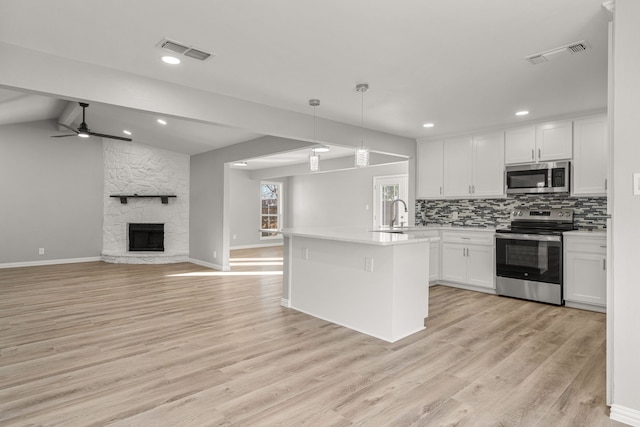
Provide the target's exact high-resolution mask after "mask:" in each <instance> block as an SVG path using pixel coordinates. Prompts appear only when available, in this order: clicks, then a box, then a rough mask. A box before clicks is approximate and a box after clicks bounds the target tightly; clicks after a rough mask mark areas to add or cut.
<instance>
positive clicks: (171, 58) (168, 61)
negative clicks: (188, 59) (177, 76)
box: [162, 56, 180, 65]
mask: <svg viewBox="0 0 640 427" xmlns="http://www.w3.org/2000/svg"><path fill="white" fill-rule="evenodd" d="M162 62H164V63H166V64H171V65H178V64H179V63H180V59H178V58H176V57H175V56H163V57H162Z"/></svg>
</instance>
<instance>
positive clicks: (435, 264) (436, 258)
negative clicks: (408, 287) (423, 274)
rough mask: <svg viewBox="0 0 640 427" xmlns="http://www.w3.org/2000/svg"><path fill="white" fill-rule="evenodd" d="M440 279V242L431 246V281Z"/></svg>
mask: <svg viewBox="0 0 640 427" xmlns="http://www.w3.org/2000/svg"><path fill="white" fill-rule="evenodd" d="M438 279H440V242H431V243H430V244H429V281H430V282H433V281H436V280H438Z"/></svg>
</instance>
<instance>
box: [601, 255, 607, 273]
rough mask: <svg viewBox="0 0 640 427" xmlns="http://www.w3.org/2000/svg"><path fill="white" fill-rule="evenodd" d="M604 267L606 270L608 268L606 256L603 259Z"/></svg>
mask: <svg viewBox="0 0 640 427" xmlns="http://www.w3.org/2000/svg"><path fill="white" fill-rule="evenodd" d="M602 269H603V270H605V271H606V270H607V259H606V258H605V259H603V260H602Z"/></svg>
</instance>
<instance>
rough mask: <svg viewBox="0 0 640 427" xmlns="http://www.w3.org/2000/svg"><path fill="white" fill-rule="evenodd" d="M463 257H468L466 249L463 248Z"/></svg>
mask: <svg viewBox="0 0 640 427" xmlns="http://www.w3.org/2000/svg"><path fill="white" fill-rule="evenodd" d="M462 256H467V250H466V249H465V248H462Z"/></svg>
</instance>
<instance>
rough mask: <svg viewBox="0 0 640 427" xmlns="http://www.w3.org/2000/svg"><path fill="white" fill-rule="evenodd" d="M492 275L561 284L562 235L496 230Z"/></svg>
mask: <svg viewBox="0 0 640 427" xmlns="http://www.w3.org/2000/svg"><path fill="white" fill-rule="evenodd" d="M496 276H498V277H507V278H511V279H521V280H527V281H532V282H543V283H553V284H558V285H561V284H562V236H548V235H538V234H516V233H497V234H496Z"/></svg>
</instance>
